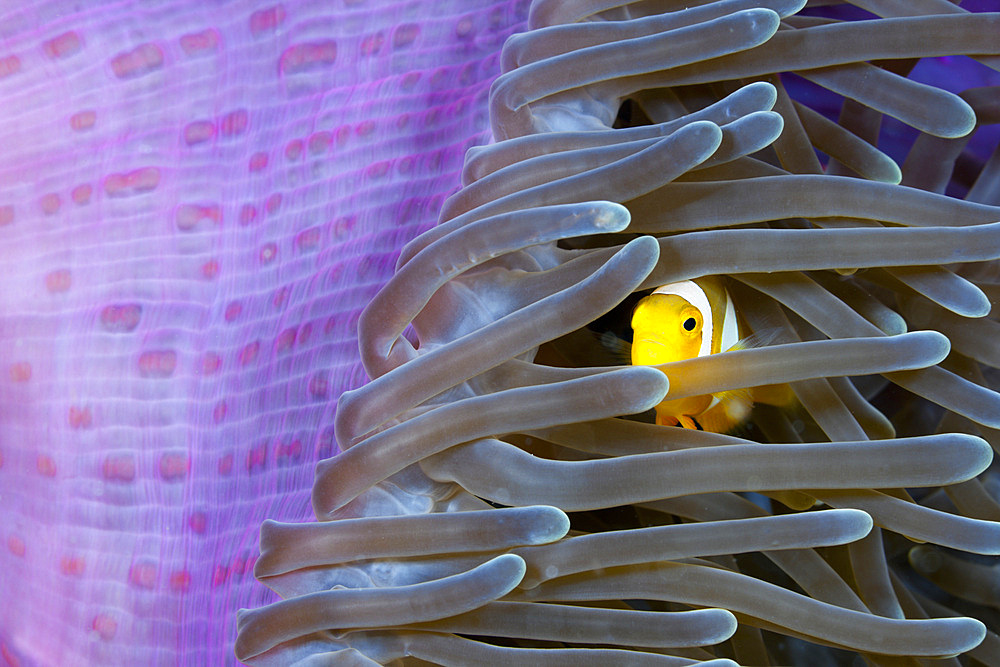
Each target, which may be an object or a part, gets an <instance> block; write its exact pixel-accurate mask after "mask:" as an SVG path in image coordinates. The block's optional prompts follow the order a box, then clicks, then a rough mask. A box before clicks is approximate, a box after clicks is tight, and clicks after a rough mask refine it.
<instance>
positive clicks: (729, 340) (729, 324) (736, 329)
mask: <svg viewBox="0 0 1000 667" xmlns="http://www.w3.org/2000/svg"><path fill="white" fill-rule="evenodd" d="M724 294H725V296H726V319H725V320H723V322H722V342H721V346H720V347H719V352H725V351H726V350H728V349H730V348H731V347H732V346H733V345H736V343H738V342H740V325H739V324H738V323H737V322H736V307H735V306H733V300H732V299H730V298H729V293H728V292H724Z"/></svg>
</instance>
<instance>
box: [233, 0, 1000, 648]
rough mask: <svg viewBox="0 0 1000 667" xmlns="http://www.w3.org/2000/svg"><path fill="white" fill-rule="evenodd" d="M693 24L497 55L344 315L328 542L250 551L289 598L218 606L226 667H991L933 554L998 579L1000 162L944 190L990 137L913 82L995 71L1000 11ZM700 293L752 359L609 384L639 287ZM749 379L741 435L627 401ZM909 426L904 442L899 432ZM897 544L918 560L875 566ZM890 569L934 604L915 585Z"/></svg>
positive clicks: (536, 38)
mask: <svg viewBox="0 0 1000 667" xmlns="http://www.w3.org/2000/svg"><path fill="white" fill-rule="evenodd" d="M687 4H688V3H682V2H679V1H678V2H674V1H672V0H662V1H660V2H637V3H632V2H628V1H627V0H581V1H580V2H569V1H566V0H536V1H535V2H534V3H533V4H532V7H531V9H530V11H529V15H528V24H529V26H530V27H531V28H533V30H532V31H530V32H526V33H524V34H522V35H518V36H515V37H513V38H512V39H511V40H510V41H509V42H508V44H507V45H506V46H505V48H504V50H503V52H502V54H501V56H500V58H499V62H498V65H499V67H500V69H501V72H502V73H501V74H500V76H499V77H498V78H497V79H496V81H495V82H494V85H493V88H492V91H491V98H490V100H489V108H490V112H491V114H490V123H491V126H492V129H493V134H494V137H495V139H496V140H497V141H496V143H493V144H490V145H487V146H481V147H476V148H473V149H471V150H470V151H469V153H468V155H467V159H466V164H465V168H464V170H463V173H462V182H463V184H464V185H465V188H464V189H461V190H458V191H457V192H456V193H454V194H453V195H452V196H451V197H450V198H449V199H447V200H446V201H445V203H444V204H443V206H442V209H441V212H440V218H439V222H440V224H439V225H438V226H436V227H434V228H432V229H430V230H428V231H426V232H425V233H424V234H422V235H421V236H419V237H417V238H416V239H414V240H413V241H411V242H410V243H409V244H408V245H406V247H404V248H403V250H402V252H401V254H400V256H399V258H398V261H397V274H396V277H395V278H393V279H392V280H391V281H390V282H389V283H388V285H386V287H385V288H384V289H383V291H381V292H380V293H379V294H378V295H377V296H375V297H374V298H373V300H372V302H371V304H370V306H369V307H368V309H367V310H366V311H365V312H364V314H363V315H362V316H361V318H360V320H359V338H360V349H361V354H362V359H363V360H364V364H365V368H366V370H367V372H368V374H369V376H370V377H371V379H372V381H371V382H370V383H369V384H368V385H366V386H364V387H363V388H361V389H358V390H356V391H353V392H349V393H347V394H344V395H343V396H342V398H341V400H340V402H339V405H338V411H337V417H336V436H337V441H338V445H339V447H340V450H341V453H339V454H338V455H337V456H334V457H333V458H331V459H327V460H325V461H323V462H321V463H320V465H319V468H318V470H317V477H316V482H315V485H314V494H313V502H314V510H315V514H316V516H317V518H318V519H320V520H321V521H322V523H317V524H307V525H304V526H295V525H290V524H279V523H275V522H268V523H267V524H265V526H264V528H263V529H262V536H261V547H262V556H261V559H260V560H259V561H258V563H257V568H256V571H255V573H256V574H257V576H258V577H259V578H260V579H261V580H262V581H263V582H265V583H266V584H267V585H269V586H271V587H272V588H273V589H274V590H275V591H277V592H278V593H279V594H280V595H281V596H282V597H285V598H286V600H285V601H284V602H280V603H277V604H275V605H271V606H269V607H264V608H262V609H259V610H254V611H250V612H244V614H243V616H242V618H241V623H240V641H239V643H238V645H237V652H238V657H240V658H241V659H245V660H249V661H250V662H251V664H255V665H272V664H303V665H306V664H389V663H394V662H395V661H399V662H400V664H407V662H408V661H410V660H411V659H416V660H418V661H429V662H432V663H436V664H443V665H477V664H506V663H511V664H532V665H534V664H538V665H547V664H581V665H587V664H595V665H596V664H639V665H644V664H650V665H653V664H656V665H660V664H663V665H682V664H694V663H696V662H698V661H706V662H704V663H703V664H736V663H733V662H728V661H727V660H726V659H723V658H718V656H727V657H736V658H737V660H738V661H743V662H745V663H749V664H789V663H796V664H805V663H807V662H809V659H808V658H804V657H802V656H803V655H805V654H803V653H796V651H816V652H819V653H822V652H824V651H825V649H824V648H823V647H824V646H833V647H836V648H839V649H849V650H853V651H856V652H858V653H860V654H862V655H863V656H865V659H867V660H869V661H871V662H872V663H873V664H890V663H892V661H894V660H899V661H910V662H913V661H915V660H916V659H917V658H918V657H943V656H952V655H956V654H959V653H967V655H969V656H971V657H975V658H976V659H980V660H983V659H984V658H985V657H988V656H994V655H995V654H998V651H997V647H995V646H994V643H996V644H997V645H998V646H1000V641H997V642H994V639H996V635H995V634H993V633H992V632H988V631H987V630H986V628H985V627H984V624H983V622H981V620H982V621H985V622H989V621H990V619H989V617H988V615H986V614H982V613H980V611H979V607H976V606H975V605H977V604H978V605H980V606H990V605H991V600H992V598H989V597H988V596H986V595H984V594H983V593H982V592H981V591H973V590H971V589H972V588H973V587H975V585H976V582H977V581H985V580H986V579H985V578H986V577H988V574H992V572H993V571H992V570H990V571H989V573H987V572H984V573H982V574H981V575H980V574H979V573H978V571H977V570H968V571H964V572H958V570H960V567H961V563H962V561H958V560H954V559H955V558H956V557H954V556H951V555H948V556H947V557H942V556H941V554H942V553H944V552H942V551H940V549H939V547H947V548H949V549H953V550H958V551H965V552H969V553H972V554H981V555H982V556H977V557H980V558H982V557H995V556H997V555H1000V522H997V521H995V519H997V518H1000V503H998V502H997V498H996V493H995V489H996V485H995V483H994V482H990V481H989V480H990V479H991V477H990V475H991V474H992V473H991V472H990V471H989V470H988V469H989V466H990V461H991V458H992V451H991V444H994V445H995V444H996V443H1000V438H998V437H997V435H998V434H997V432H996V429H997V428H1000V394H997V393H996V391H995V388H996V386H997V385H996V378H995V375H994V374H993V373H991V372H990V369H991V368H993V367H996V366H997V363H998V362H1000V352H998V351H997V350H995V349H994V348H995V345H994V343H993V342H992V340H991V338H990V337H991V336H992V335H993V333H994V330H995V329H996V326H997V322H996V319H997V318H996V316H995V315H994V316H991V315H990V299H991V298H992V299H996V298H1000V287H998V285H1000V279H998V278H997V275H996V270H995V268H993V267H994V264H995V263H996V261H997V260H998V259H1000V206H998V204H1000V202H998V201H997V198H996V197H995V196H994V195H995V193H996V191H997V190H998V188H997V187H996V185H995V183H996V182H1000V178H998V177H997V176H996V174H997V173H1000V172H998V170H1000V158H998V159H992V158H991V159H990V160H987V161H986V163H985V164H986V166H985V167H984V168H983V169H982V170H981V173H980V174H979V176H978V178H977V180H976V183H975V185H973V186H971V190H970V194H969V197H968V198H967V199H966V200H964V201H963V200H962V199H958V198H955V197H952V196H946V195H944V194H942V192H945V191H946V189H945V186H946V185H947V182H948V177H947V175H948V174H949V173H950V172H951V170H952V167H951V166H949V165H958V164H959V162H960V160H959V157H958V156H959V155H960V154H962V150H963V148H962V147H963V146H964V145H965V140H964V139H960V138H958V137H964V136H966V135H968V133H969V132H971V131H972V130H973V128H974V127H976V126H977V123H978V124H979V125H982V124H984V123H992V122H996V121H997V120H998V118H996V117H995V116H997V114H996V111H995V109H994V108H993V107H994V106H995V104H994V102H993V101H992V100H991V97H990V93H989V92H988V91H991V90H993V91H995V87H991V86H988V85H987V86H981V85H980V86H979V88H976V89H973V90H969V91H965V92H964V93H961V94H955V93H953V92H948V91H944V90H941V89H939V88H936V87H933V86H930V85H927V84H924V83H918V82H917V81H916V80H915V79H913V78H910V77H909V70H910V68H911V66H912V63H910V62H909V61H910V60H911V59H919V58H929V57H933V56H936V55H956V54H969V55H971V56H974V57H976V58H979V59H980V60H981V61H982V62H984V63H986V64H987V65H989V66H992V65H993V64H995V63H996V61H997V58H996V55H995V54H997V53H998V48H1000V45H998V43H997V42H996V40H995V34H996V26H997V24H998V23H1000V16H997V15H995V14H990V15H982V14H975V13H969V12H965V11H964V10H961V9H959V8H955V7H954V5H951V4H950V3H945V2H942V3H938V4H940V7H938V6H937V5H933V7H932V4H933V3H926V4H921V7H920V8H911V7H908V5H910V3H901V2H890V1H889V0H858V2H857V3H856V4H857V5H858V6H860V7H864V8H865V9H868V10H870V11H872V12H873V13H874V14H876V15H880V16H885V17H889V18H885V19H874V20H871V21H856V22H851V21H841V20H837V19H835V18H823V17H818V16H810V15H806V14H799V13H798V12H800V10H802V11H804V12H806V13H808V12H809V9H810V8H809V7H805V8H804V6H805V5H806V4H807V3H804V2H802V1H801V0H766V1H760V2H752V1H749V0H722V1H719V2H703V3H698V6H696V7H691V8H688V7H686V5H687ZM935 7H936V9H935ZM670 10H674V11H670ZM873 59H890V60H891V63H890V64H889V65H884V64H883V63H871V62H868V61H871V60H873ZM790 71H794V72H796V73H798V74H799V75H800V76H801V77H803V78H805V79H807V80H810V81H813V82H817V83H819V84H820V86H822V87H824V88H826V89H827V90H828V91H834V92H836V93H838V94H840V95H843V96H845V97H846V98H848V99H847V100H846V101H844V103H843V106H842V109H843V112H842V116H841V118H840V119H839V120H838V121H837V122H834V121H833V120H831V119H830V115H829V112H828V111H824V110H821V109H817V108H814V107H813V105H812V104H810V103H809V102H808V101H807V100H805V99H802V98H796V96H795V95H794V94H792V95H790V94H789V92H788V87H789V85H790V84H789V82H788V81H786V79H785V78H784V77H782V76H779V74H780V73H782V72H790ZM977 91H978V92H977ZM865 105H867V106H865ZM882 114H886V115H891V116H895V117H896V118H899V119H902V120H903V121H904V122H906V123H909V124H910V125H912V126H913V127H915V128H916V129H918V130H919V131H921V132H923V133H925V134H926V135H934V136H935V137H936V138H933V139H928V138H920V139H918V140H917V141H916V143H915V147H914V148H913V150H912V153H911V155H912V160H913V161H914V162H916V161H919V160H928V159H934V160H939V161H938V162H937V163H935V165H934V166H933V167H928V168H927V169H926V170H923V171H921V170H918V169H915V168H908V167H906V166H905V165H904V168H903V169H900V168H899V167H898V166H897V164H896V161H895V160H894V159H893V158H890V157H889V155H892V154H893V153H892V151H891V150H889V149H888V148H883V147H882V146H881V145H880V144H879V143H878V141H877V137H878V126H879V123H880V122H881V115H882ZM619 126H622V127H619ZM942 142H943V143H942ZM948 142H950V143H948ZM935 146H938V147H943V150H940V151H937V152H938V153H940V155H938V154H936V153H935V150H934V147H935ZM814 148H816V149H818V150H820V151H821V152H825V153H828V154H829V156H830V162H829V165H828V166H827V167H826V168H825V171H824V167H823V164H822V162H821V160H820V159H819V158H818V157H817V155H816V153H815V152H814ZM911 164H912V163H911ZM901 180H902V181H903V182H904V183H908V184H910V185H914V186H916V187H904V186H900V185H897V183H899V182H900V181H901ZM650 236H652V237H655V238H650ZM636 237H638V238H636ZM718 275H722V276H730V278H726V279H725V280H724V283H725V285H726V286H727V289H729V290H730V291H731V294H732V296H733V298H734V301H735V303H736V305H737V308H738V309H740V310H741V312H740V316H741V319H742V320H743V323H744V324H746V325H748V326H749V328H750V329H751V330H752V331H755V332H760V331H764V330H767V329H769V328H774V329H776V330H777V333H776V334H775V335H774V336H773V337H772V338H770V339H768V343H769V344H767V345H761V344H757V345H754V344H750V345H749V348H750V349H737V350H733V351H725V352H722V353H719V354H705V355H701V356H698V357H696V358H693V359H687V360H683V361H678V362H674V363H670V364H664V365H662V366H660V367H650V368H642V367H634V368H618V367H616V366H615V364H616V363H621V362H620V361H619V360H617V359H615V358H614V355H613V354H612V352H610V351H609V350H608V349H607V348H606V343H607V341H608V340H609V339H610V340H612V341H613V340H614V338H615V337H616V336H620V335H621V331H622V327H620V326H618V325H619V324H620V323H621V322H622V321H625V322H627V320H628V315H627V313H628V311H629V309H630V308H631V307H632V306H633V305H634V303H635V301H636V300H637V298H638V296H639V295H637V294H635V293H648V291H649V290H654V289H656V288H658V287H660V286H661V285H665V284H668V283H673V282H677V281H683V280H690V279H696V278H701V277H706V276H718ZM601 326H608V327H611V328H612V331H611V332H609V333H608V334H605V335H600V336H599V335H597V334H598V333H599V331H598V330H599V328H600V327H601ZM616 326H618V328H617V329H614V327H616ZM587 327H590V328H589V329H588V328H587ZM737 347H740V346H737ZM979 364H983V365H984V366H986V367H989V368H987V369H986V370H985V371H984V370H983V369H981V368H980V366H979ZM859 376H866V377H863V378H860V377H859ZM774 385H781V386H786V385H787V387H788V388H789V389H790V392H788V393H789V395H791V396H794V397H795V399H794V403H793V404H792V405H788V404H785V405H783V406H780V407H773V406H763V407H759V408H755V409H754V410H753V412H752V413H751V414H750V417H749V420H748V421H747V422H746V424H744V425H742V426H740V427H739V428H740V430H738V431H737V432H735V433H730V434H720V433H711V432H700V431H689V430H687V429H678V428H671V427H664V426H656V425H654V424H652V423H648V422H649V421H650V418H649V415H648V414H646V415H643V414H636V413H643V412H644V411H646V410H648V409H650V408H652V407H653V406H654V405H656V404H658V403H659V402H660V401H661V400H662V399H663V398H664V396H666V398H667V399H682V398H684V397H693V396H702V395H712V396H722V397H723V398H725V396H726V395H727V394H728V393H730V392H739V391H748V389H747V387H748V386H749V387H751V390H752V391H755V392H756V391H758V390H762V386H771V387H773V386H774ZM764 388H766V387H764ZM900 395H905V398H904V399H899V398H898V396H900ZM894 396H896V397H897V398H896V399H895V400H896V402H897V403H898V402H900V401H901V402H902V408H898V407H897V404H896V403H893V402H892V401H890V400H889V399H891V398H892V397H894ZM887 397H888V398H887ZM921 401H926V402H927V404H928V405H930V406H931V407H929V408H921V406H923V403H921ZM897 409H900V410H901V414H900V415H897V414H896V413H895V410H897ZM920 409H924V410H926V412H927V413H928V418H927V419H926V420H925V421H926V422H927V423H924V421H921V420H911V419H909V418H908V415H910V414H912V413H913V411H915V410H920ZM907 411H909V412H907ZM942 412H943V413H944V415H945V416H944V418H940V417H939V415H940V413H942ZM622 415H630V416H628V417H627V418H624V419H623V418H621V416H622ZM897 430H898V431H899V432H900V437H896V431H897ZM977 476H980V477H977ZM903 487H911V488H910V489H908V490H904V488H903ZM941 489H944V492H942V491H941ZM911 494H912V495H911ZM907 540H915V541H921V542H926V543H927V544H926V545H923V546H919V547H915V548H912V549H910V550H909V554H910V558H909V562H904V561H906V559H905V558H903V556H902V554H905V553H906V552H907V549H908V548H909V547H908V546H907V545H908V544H909V543H908V542H907ZM817 549H822V554H823V555H821V552H820V551H817ZM734 554H739V557H734ZM949 558H950V559H952V560H948V559H949ZM901 573H904V574H905V575H906V579H904V578H902V577H901V576H900V575H901ZM919 577H925V578H926V579H927V580H928V581H930V582H933V584H935V585H937V586H938V587H939V588H940V590H941V591H942V595H941V596H939V597H940V601H935V600H929V599H925V597H924V596H923V593H918V592H915V590H914V589H912V588H911V586H912V581H913V580H916V579H918V578H919ZM789 581H791V582H793V583H794V585H791V586H790V585H789ZM795 586H798V587H799V589H800V590H801V592H797V591H795V590H792V589H794V587H795ZM925 590H926V589H925ZM436 591H445V593H444V594H440V595H439V594H438V593H436ZM463 591H467V596H468V597H466V598H461V595H462V592H463ZM945 595H950V596H951V597H950V598H947V599H945V597H944V596H945ZM637 601H640V602H637ZM578 603H585V604H586V606H581V605H580V604H578ZM392 605H396V606H395V607H392ZM693 608H694V609H697V610H696V611H691V609H693ZM953 608H958V609H961V610H962V611H963V613H961V614H960V613H959V612H957V611H954V609H953ZM967 610H968V611H967ZM965 614H969V615H972V616H976V615H978V616H982V617H983V618H982V619H981V620H976V619H974V618H971V617H969V616H966V615H965ZM737 622H738V625H737ZM992 629H994V628H991V630H992ZM760 630H765V631H766V632H764V633H761V632H760ZM770 633H777V634H776V635H772V634H770ZM776 636H780V637H782V638H781V639H780V640H777V641H776V640H774V639H773V637H776ZM991 651H992V652H991ZM895 656H899V657H898V658H897V657H895ZM797 657H798V658H800V659H799V660H796V658H797ZM338 661H339V662H338ZM893 664H895V663H893ZM899 664H903V662H900V663H899ZM907 664H908V663H907Z"/></svg>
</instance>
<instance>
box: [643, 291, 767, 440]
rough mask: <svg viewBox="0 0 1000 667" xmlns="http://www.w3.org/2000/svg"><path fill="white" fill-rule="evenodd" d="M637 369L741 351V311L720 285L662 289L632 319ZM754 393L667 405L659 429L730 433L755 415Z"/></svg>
mask: <svg viewBox="0 0 1000 667" xmlns="http://www.w3.org/2000/svg"><path fill="white" fill-rule="evenodd" d="M632 330H633V337H632V352H631V354H632V364H633V365H642V366H653V365H657V364H666V363H670V362H673V361H682V360H684V359H693V358H694V357H700V356H704V355H707V354H717V353H718V352H725V351H728V350H733V349H740V348H741V347H744V346H745V345H742V344H741V336H740V325H739V322H738V320H737V317H736V308H735V306H734V305H733V301H732V299H730V297H729V293H728V292H727V291H726V288H725V286H724V285H723V283H722V281H721V279H719V278H713V277H707V278H696V279H694V280H684V281H681V282H676V283H670V284H669V285H663V286H662V287H658V288H656V289H655V290H653V293H652V294H650V295H649V296H647V297H645V298H644V299H642V300H641V301H640V302H639V304H638V305H637V306H636V308H635V310H634V311H633V313H632ZM752 406H753V398H752V397H751V394H750V391H749V390H742V391H733V392H725V393H724V394H718V395H707V396H691V397H689V398H682V399H675V400H666V401H663V402H662V403H660V404H659V405H657V406H656V423H657V424H663V425H671V426H675V425H677V424H680V425H681V426H683V427H684V428H691V429H702V430H706V431H715V432H720V433H721V432H725V431H729V430H731V429H732V428H733V427H735V426H737V425H739V424H740V423H742V422H743V421H744V420H745V419H746V418H747V416H748V415H749V414H750V409H751V407H752Z"/></svg>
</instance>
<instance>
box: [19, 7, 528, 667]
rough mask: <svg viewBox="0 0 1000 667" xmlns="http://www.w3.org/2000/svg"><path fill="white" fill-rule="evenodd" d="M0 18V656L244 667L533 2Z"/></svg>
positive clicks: (94, 10) (126, 10)
mask: <svg viewBox="0 0 1000 667" xmlns="http://www.w3.org/2000/svg"><path fill="white" fill-rule="evenodd" d="M3 4H4V6H3V7H2V8H0V101H2V103H0V155H2V156H3V160H2V162H0V172H2V173H0V600H2V602H0V664H12V665H35V664H38V665H48V664H59V665H81V664H87V665H106V664H126V663H127V664H141V665H172V664H213V665H214V664H226V663H233V662H235V659H234V658H233V656H232V642H233V640H234V638H235V611H236V610H237V609H238V608H239V607H257V606H260V605H261V604H263V603H265V602H266V601H269V600H270V599H271V595H270V594H269V592H268V591H266V590H265V589H264V588H263V586H261V585H259V584H257V583H256V582H255V581H254V580H253V578H252V577H251V575H250V570H251V567H252V563H253V560H254V557H255V554H256V553H257V532H258V529H259V526H260V523H261V521H262V520H263V519H265V518H272V519H279V520H288V521H301V520H306V519H308V518H310V516H309V510H308V508H309V493H310V488H311V485H312V481H313V467H314V463H315V461H316V460H318V459H321V458H325V457H327V456H329V455H330V454H331V453H332V452H333V451H335V450H334V449H333V448H334V447H335V446H336V445H335V443H334V442H333V438H332V429H331V428H330V427H331V425H332V416H333V409H334V406H335V404H336V399H337V397H338V396H339V394H340V393H341V392H342V391H344V390H345V389H348V388H351V387H355V386H358V385H359V384H361V383H363V382H364V381H365V378H364V373H363V371H362V370H361V368H360V365H359V364H358V362H357V342H356V334H355V324H356V318H357V314H358V312H359V310H360V309H361V308H362V307H363V306H364V305H365V303H366V302H367V300H368V299H369V298H370V296H371V295H372V294H373V293H374V291H375V290H376V289H377V288H378V287H379V285H380V284H381V283H382V282H383V281H384V280H385V279H386V278H387V277H388V275H389V274H390V272H391V267H392V266H393V263H394V261H395V258H396V254H397V252H398V249H399V248H400V247H401V246H402V244H403V243H405V241H407V240H408V239H410V238H412V237H413V236H414V235H415V234H416V233H418V232H419V231H422V230H423V229H426V228H427V227H429V226H430V225H432V224H433V223H434V220H435V217H436V214H437V211H438V209H439V207H440V204H441V202H442V201H443V199H444V197H445V196H446V195H447V194H448V193H449V192H450V191H452V190H453V189H455V188H456V187H457V185H458V176H457V171H458V170H459V168H460V166H461V160H462V156H463V154H464V153H465V150H466V149H467V148H468V147H469V146H471V145H473V144H476V143H482V142H484V141H486V140H487V138H488V132H487V115H486V113H487V112H486V104H485V99H486V94H487V90H488V86H489V82H490V80H491V79H492V77H494V76H495V74H496V73H497V71H498V69H499V67H498V59H497V54H498V52H499V48H500V45H501V44H502V43H503V40H504V39H505V38H506V36H507V35H508V34H510V33H511V32H512V31H513V29H514V28H515V27H517V25H518V24H519V23H520V22H521V21H522V19H523V14H524V12H525V10H526V8H525V7H523V6H521V3H512V2H501V3H496V4H491V3H486V2H469V1H468V0H447V1H438V2H433V3H427V2H420V1H415V0H414V1H410V2H392V1H391V0H386V1H383V2H376V1H374V0H335V1H330V2H286V3H284V4H268V3H264V4H255V3H252V2H233V3H226V4H220V3H215V2H211V1H209V2H156V3H152V2H138V1H136V2H117V3H113V2H107V3H104V4H103V5H100V6H98V5H97V4H96V3H76V2H69V1H50V2H34V3H19V2H6V3H3ZM515 5H516V6H515ZM81 6H82V7H85V8H86V9H80V7H81ZM431 7H433V9H431Z"/></svg>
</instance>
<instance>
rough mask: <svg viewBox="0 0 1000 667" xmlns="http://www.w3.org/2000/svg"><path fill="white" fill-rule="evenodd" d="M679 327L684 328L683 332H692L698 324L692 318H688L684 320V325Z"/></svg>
mask: <svg viewBox="0 0 1000 667" xmlns="http://www.w3.org/2000/svg"><path fill="white" fill-rule="evenodd" d="M681 326H682V327H684V331H694V328H695V327H696V326H698V323H697V322H696V321H695V319H694V318H693V317H689V318H687V319H686V320H684V323H683V324H682V325H681Z"/></svg>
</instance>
